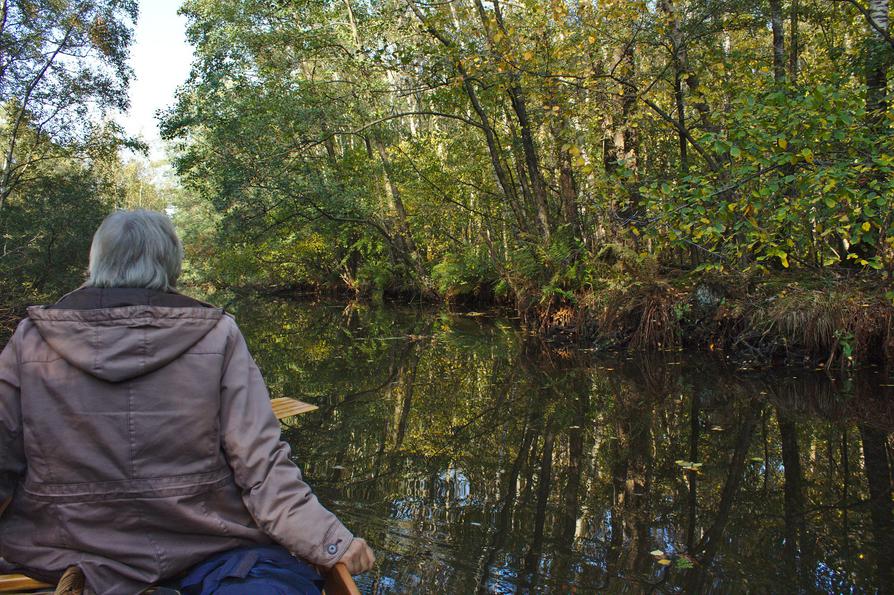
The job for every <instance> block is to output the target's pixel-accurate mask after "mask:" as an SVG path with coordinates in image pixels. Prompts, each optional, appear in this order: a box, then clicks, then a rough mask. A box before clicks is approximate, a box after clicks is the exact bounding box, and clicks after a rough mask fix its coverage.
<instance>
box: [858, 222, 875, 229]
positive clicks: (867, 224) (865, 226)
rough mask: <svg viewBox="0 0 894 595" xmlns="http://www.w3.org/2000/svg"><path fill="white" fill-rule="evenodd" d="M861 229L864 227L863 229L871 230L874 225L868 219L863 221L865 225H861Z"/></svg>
mask: <svg viewBox="0 0 894 595" xmlns="http://www.w3.org/2000/svg"><path fill="white" fill-rule="evenodd" d="M860 229H862V230H863V231H869V230H870V229H872V226H871V225H870V224H869V221H866V222H864V223H863V225H861V226H860Z"/></svg>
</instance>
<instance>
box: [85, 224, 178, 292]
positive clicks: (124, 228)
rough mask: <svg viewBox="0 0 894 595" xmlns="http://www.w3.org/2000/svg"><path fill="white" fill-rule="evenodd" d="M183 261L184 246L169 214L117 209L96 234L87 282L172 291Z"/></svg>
mask: <svg viewBox="0 0 894 595" xmlns="http://www.w3.org/2000/svg"><path fill="white" fill-rule="evenodd" d="M182 260H183V245H182V244H181V243H180V238H178V237H177V232H176V231H174V225H173V223H171V220H170V219H169V218H168V217H167V215H164V214H163V213H157V212H155V211H144V210H137V211H116V212H114V213H112V214H111V215H109V216H108V217H106V218H105V220H104V221H103V222H102V224H100V226H99V229H97V230H96V233H95V234H94V235H93V245H92V246H91V247H90V269H89V271H88V278H87V282H86V283H85V284H84V285H85V286H87V287H141V288H146V289H158V290H161V291H170V290H172V289H173V288H174V287H175V286H176V285H177V277H179V276H180V264H181V262H182Z"/></svg>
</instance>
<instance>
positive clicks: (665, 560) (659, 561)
mask: <svg viewBox="0 0 894 595" xmlns="http://www.w3.org/2000/svg"><path fill="white" fill-rule="evenodd" d="M658 563H659V564H661V565H662V566H670V563H671V561H670V560H668V559H667V558H664V559H662V560H658Z"/></svg>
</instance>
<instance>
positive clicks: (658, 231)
mask: <svg viewBox="0 0 894 595" xmlns="http://www.w3.org/2000/svg"><path fill="white" fill-rule="evenodd" d="M181 10H182V13H183V14H184V15H185V16H186V17H187V19H188V23H189V29H188V37H189V41H190V43H191V44H192V45H193V46H194V48H195V57H194V63H193V67H192V72H191V75H190V78H189V80H188V81H187V82H185V84H184V85H183V86H182V87H181V89H180V91H179V93H178V97H177V101H176V103H175V105H173V106H171V108H170V109H169V110H168V111H167V112H166V113H165V114H163V117H162V118H161V126H162V132H163V135H164V137H165V138H166V139H167V140H168V142H169V147H170V151H171V156H172V163H173V167H174V171H175V172H176V174H177V181H176V183H171V184H169V185H161V186H160V185H159V184H158V182H157V179H156V178H155V177H153V176H152V172H151V171H149V170H148V169H147V168H146V167H145V166H141V165H140V164H139V162H136V161H129V162H125V161H124V160H123V159H122V157H121V154H122V153H121V151H122V148H130V149H131V150H137V151H139V150H141V147H140V143H139V142H137V141H135V140H134V139H130V138H128V137H127V136H126V135H125V134H124V133H123V130H122V129H121V128H120V127H118V126H116V125H115V124H114V123H113V120H112V119H111V118H110V114H113V113H115V112H116V111H120V110H123V109H124V108H125V107H126V103H127V94H126V92H127V84H128V80H129V77H130V71H129V68H128V66H127V62H126V60H127V52H128V48H129V45H130V43H131V40H132V26H133V23H134V21H135V18H136V14H137V3H136V2H135V1H133V0H84V1H73V0H33V1H29V0H4V1H3V2H2V14H0V97H2V106H3V115H2V118H0V141H2V144H0V150H2V152H3V155H2V171H0V234H2V240H3V245H2V249H0V295H2V299H0V302H2V304H0V306H2V307H3V308H4V312H5V313H6V316H7V317H8V318H9V319H10V320H11V319H13V318H14V317H15V316H17V315H19V314H21V309H22V306H23V305H24V304H26V303H33V302H40V301H49V300H53V299H55V298H56V297H58V295H60V294H61V293H62V292H64V291H66V290H69V289H71V288H72V287H74V286H76V285H77V284H78V283H79V282H80V281H81V280H82V279H83V269H84V263H85V262H86V252H87V249H88V247H89V239H90V235H91V234H92V231H93V230H94V229H95V227H96V225H98V223H99V221H100V220H101V219H102V217H103V216H104V215H105V214H106V213H108V212H109V211H110V210H111V209H114V208H117V207H123V206H124V207H132V206H145V207H149V208H162V209H164V208H167V209H168V210H169V211H170V212H172V213H173V214H174V217H175V221H176V222H177V224H178V226H179V229H180V231H181V233H182V235H183V237H184V240H185V243H186V245H187V249H188V254H187V260H188V266H187V270H186V277H185V281H186V282H187V283H190V284H193V285H198V286H201V287H202V289H203V291H205V292H213V291H215V290H218V289H229V290H246V289H251V290H261V291H265V292H267V291H274V290H275V291H296V290H301V291H308V290H310V291H315V292H342V293H343V292H347V293H350V294H353V295H358V296H362V297H367V298H372V299H379V298H381V297H383V296H396V297H400V298H401V299H413V300H415V299H423V300H434V301H439V300H445V301H448V302H450V303H454V304H457V303H464V304H474V305H480V304H482V303H483V304H503V305H506V306H509V307H512V308H514V309H515V310H516V311H517V312H518V313H519V314H520V315H521V316H522V317H523V318H524V319H525V321H526V322H527V323H528V324H529V325H530V326H532V327H533V328H535V329H537V330H538V331H539V332H540V334H541V335H542V336H544V337H546V338H549V339H554V340H563V341H564V340H572V341H578V342H580V341H584V342H587V343H588V344H596V345H599V346H617V345H627V346H631V347H634V348H677V347H679V346H681V345H690V344H692V345H704V346H706V347H709V348H715V347H724V348H727V349H733V350H736V351H738V352H742V353H745V355H746V356H747V357H752V358H755V359H762V360H768V359H772V358H774V357H776V356H777V355H780V354H783V355H784V356H786V357H788V358H789V359H791V358H805V359H807V360H813V361H812V362H811V363H817V362H819V363H823V364H824V365H832V364H833V363H836V362H837V363H839V364H841V365H847V364H849V363H853V362H856V361H867V360H872V359H885V358H888V359H891V358H892V356H894V330H892V320H894V316H892V298H894V293H891V292H889V291H888V289H887V287H888V284H889V283H888V282H889V280H890V277H891V275H892V273H894V236H892V231H894V221H892V200H891V199H892V197H891V184H892V179H891V173H892V166H894V146H892V136H891V126H892V121H891V120H892V114H891V110H890V105H889V100H888V85H887V78H888V70H889V67H890V63H891V59H892V56H894V54H892V51H894V39H892V37H891V35H890V33H889V26H888V22H889V6H888V2H887V0H869V1H868V2H864V1H861V0H833V1H818V0H817V1H814V0H787V1H783V0H737V1H735V2H733V1H726V0H702V1H685V0H656V1H645V2H639V1H631V0H623V1H622V0H604V1H601V2H595V1H588V0H536V1H535V0H512V1H505V0H491V1H484V0H454V1H451V2H420V1H418V0H380V1H371V0H330V1H321V0H316V1H309V0H294V1H282V2H269V1H265V2H261V1H254V0H239V1H231V0H227V1H224V0H186V2H184V4H183V6H182V9H181ZM142 149H144V147H142Z"/></svg>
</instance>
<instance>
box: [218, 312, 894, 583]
mask: <svg viewBox="0 0 894 595" xmlns="http://www.w3.org/2000/svg"><path fill="white" fill-rule="evenodd" d="M231 310H232V311H233V312H234V313H235V315H236V316H237V320H238V322H239V324H240V326H241V328H242V329H243V332H244V333H245V335H246V337H247V340H248V342H249V345H250V347H251V349H252V351H253V353H254V355H255V357H256V359H257V361H258V364H259V365H260V367H261V369H262V371H263V373H264V376H265V378H266V380H267V382H268V384H269V385H270V388H271V393H272V394H274V396H292V397H297V398H300V399H302V400H306V401H309V402H312V403H315V404H317V405H319V406H320V410H319V411H317V412H314V413H311V414H307V415H305V416H303V417H300V418H297V419H295V420H294V421H293V422H292V426H291V427H289V428H288V429H287V430H286V433H285V436H286V438H287V440H289V442H290V443H291V444H292V445H293V449H294V454H295V459H296V461H298V463H299V465H300V466H301V467H302V469H303V470H304V472H305V476H306V478H307V479H308V481H309V482H310V483H311V484H312V485H314V487H315V489H316V491H317V493H318V494H319V496H320V498H321V500H322V501H323V502H324V503H326V504H327V505H328V506H329V507H330V508H332V509H333V510H334V511H336V512H337V513H338V515H339V516H340V517H341V518H342V519H343V520H344V521H345V523H346V524H347V525H349V527H350V528H351V529H352V530H354V531H355V532H356V533H357V534H358V535H362V536H364V537H366V538H367V539H368V540H369V541H370V542H371V544H372V545H373V547H374V548H375V549H376V551H377V554H378V559H379V562H378V564H377V567H376V569H375V571H374V572H372V573H369V574H367V575H364V576H363V577H361V578H360V580H359V581H358V583H359V584H360V586H361V588H362V589H363V590H364V591H366V592H370V593H392V592H414V593H474V592H497V593H504V592H516V591H527V592H543V593H568V592H593V591H600V592H605V591H609V592H646V591H657V592H687V593H691V592H706V591H713V592H741V591H744V590H751V591H759V592H799V591H801V592H833V591H834V592H874V591H882V592H890V591H891V590H892V566H894V564H892V560H894V531H892V529H894V526H892V500H891V493H890V485H891V469H890V460H891V452H890V444H891V440H890V434H891V432H892V430H894V381H892V380H891V378H890V377H889V376H888V375H887V374H886V373H885V372H884V371H881V370H877V369H871V370H868V371H863V372H861V373H859V374H855V375H853V376H852V377H850V378H845V379H838V380H832V379H830V378H829V377H827V376H826V375H825V374H824V373H822V372H819V371H804V370H797V371H791V370H788V371H776V372H773V373H766V372H761V373H757V372H746V371H737V370H736V369H735V368H731V367H729V366H727V365H725V363H724V361H723V359H722V358H721V357H717V358H710V359H708V358H704V357H696V356H691V355H686V354H681V353H661V354H656V355H653V356H648V357H647V356H627V355H623V354H622V355H605V354H594V353H574V352H571V351H568V352H555V351H552V352H550V351H546V350H543V349H542V348H541V346H540V344H539V343H538V342H537V339H536V338H535V337H529V336H525V335H524V334H523V333H521V332H520V331H519V330H518V328H517V326H516V325H515V324H514V323H513V321H512V320H506V319H499V318H492V317H489V316H480V315H451V314H446V313H443V312H438V311H432V310H420V309H409V308H398V307H394V306H368V305H367V306H364V305H345V304H331V303H315V304H312V303H306V302H293V301H278V300H245V301H240V302H238V303H236V304H234V305H233V306H232V307H231Z"/></svg>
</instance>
